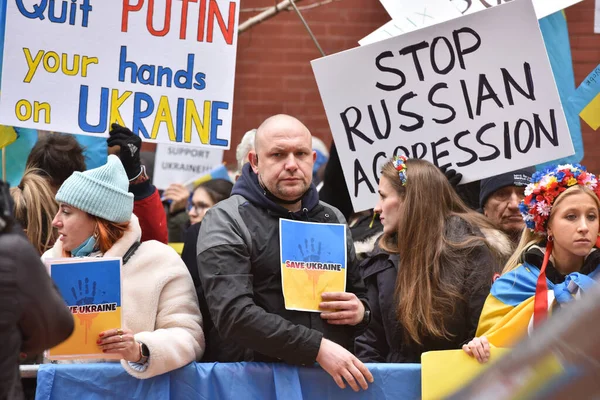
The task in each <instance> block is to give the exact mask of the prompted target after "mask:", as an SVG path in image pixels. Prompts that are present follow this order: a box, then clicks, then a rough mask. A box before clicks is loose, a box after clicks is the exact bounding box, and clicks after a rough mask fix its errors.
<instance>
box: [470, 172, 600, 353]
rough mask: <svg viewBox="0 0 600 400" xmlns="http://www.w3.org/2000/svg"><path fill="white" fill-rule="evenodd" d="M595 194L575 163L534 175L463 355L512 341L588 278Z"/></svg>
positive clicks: (590, 178) (593, 270)
mask: <svg viewBox="0 0 600 400" xmlns="http://www.w3.org/2000/svg"><path fill="white" fill-rule="evenodd" d="M599 192H600V187H599V184H598V180H597V178H596V176H594V174H591V173H589V172H587V171H586V170H585V167H583V166H581V165H559V166H557V167H553V168H549V169H546V170H545V171H543V172H537V173H535V174H534V175H533V181H532V183H531V184H529V185H528V186H527V189H526V190H525V195H526V196H525V199H524V200H523V201H522V202H521V204H520V207H519V208H520V210H521V215H522V216H523V219H524V220H525V224H526V226H527V228H526V229H525V231H524V232H523V234H522V236H521V241H520V242H519V245H518V247H517V250H516V251H515V253H514V255H513V256H512V257H511V258H510V260H509V261H508V263H507V264H506V266H505V268H504V272H503V275H502V276H501V277H500V278H499V279H498V280H496V281H495V282H494V285H493V286H492V290H491V293H490V295H489V296H488V299H487V300H486V302H485V306H484V308H483V311H482V313H481V319H480V320H479V326H478V328H477V337H476V338H475V339H473V340H472V341H471V342H469V343H468V344H467V345H465V346H464V350H465V352H467V354H469V355H471V356H473V357H475V358H476V359H477V360H478V361H480V362H486V361H487V360H488V359H489V357H490V345H494V346H496V347H510V346H512V345H513V344H514V343H515V342H516V341H517V340H518V339H520V338H521V337H523V336H524V335H526V334H528V333H529V332H532V331H533V330H535V329H536V328H537V327H538V326H539V325H540V324H541V323H542V322H543V321H544V320H545V319H546V318H547V315H548V314H549V313H550V312H552V311H554V310H556V309H558V308H560V307H561V306H563V305H565V304H566V303H568V302H570V301H572V300H573V299H574V298H576V297H578V296H580V294H581V293H582V292H585V291H586V290H588V289H589V288H590V287H592V286H593V285H594V284H595V281H594V276H596V275H597V272H598V271H599V269H598V265H599V264H600V252H598V251H597V246H598V245H597V241H598V232H599V222H598V221H599V220H598V218H599V216H600V199H599V197H598V195H599Z"/></svg>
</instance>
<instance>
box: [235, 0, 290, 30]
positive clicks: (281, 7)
mask: <svg viewBox="0 0 600 400" xmlns="http://www.w3.org/2000/svg"><path fill="white" fill-rule="evenodd" d="M296 1H302V0H296ZM290 2H291V1H290V0H283V1H282V2H280V3H277V5H275V6H274V7H271V8H269V9H267V10H265V11H263V12H261V13H260V14H258V15H255V16H254V17H252V18H249V19H248V20H246V21H244V22H243V23H241V24H240V25H239V27H238V33H243V32H244V31H247V30H248V29H250V28H252V27H253V26H254V25H257V24H260V23H261V22H264V21H266V20H268V19H269V18H271V17H274V16H275V15H277V14H279V12H280V11H285V10H286V9H287V8H288V7H289V6H290Z"/></svg>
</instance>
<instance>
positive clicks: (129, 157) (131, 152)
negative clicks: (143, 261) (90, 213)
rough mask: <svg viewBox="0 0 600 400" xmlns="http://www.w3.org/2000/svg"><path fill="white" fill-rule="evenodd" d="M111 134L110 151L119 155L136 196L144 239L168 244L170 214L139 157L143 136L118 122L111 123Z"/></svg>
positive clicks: (137, 213)
mask: <svg viewBox="0 0 600 400" xmlns="http://www.w3.org/2000/svg"><path fill="white" fill-rule="evenodd" d="M108 135H109V136H108V139H107V140H106V142H107V144H108V154H114V155H117V156H118V157H119V158H120V159H121V162H122V163H123V167H124V168H125V171H126V172H127V178H128V179H129V188H128V190H129V192H131V193H133V196H134V203H133V204H134V205H133V213H134V214H135V215H136V216H137V217H138V219H139V223H140V226H141V228H142V242H145V241H148V240H157V241H159V242H161V243H165V244H166V243H167V242H168V239H169V237H168V231H167V216H166V214H165V210H164V208H163V205H162V202H161V201H160V195H159V194H158V190H157V189H156V187H154V185H153V184H152V183H151V182H150V179H149V178H148V175H147V174H146V167H145V166H144V165H142V162H141V159H140V150H141V148H142V139H141V138H140V137H139V136H138V135H134V134H133V132H131V131H130V130H129V129H127V128H125V127H122V126H120V125H118V124H112V125H111V130H110V132H109V133H108Z"/></svg>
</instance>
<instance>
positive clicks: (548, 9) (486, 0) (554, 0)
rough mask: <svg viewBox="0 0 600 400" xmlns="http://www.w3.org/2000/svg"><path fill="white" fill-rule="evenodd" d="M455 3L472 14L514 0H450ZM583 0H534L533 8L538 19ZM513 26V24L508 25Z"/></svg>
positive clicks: (465, 11) (463, 10)
mask: <svg viewBox="0 0 600 400" xmlns="http://www.w3.org/2000/svg"><path fill="white" fill-rule="evenodd" d="M448 1H450V2H451V3H452V4H454V5H455V6H456V7H457V8H458V9H459V10H460V12H462V13H463V14H471V13H474V12H477V11H481V10H485V9H486V8H491V7H495V6H498V5H501V4H505V3H509V2H511V1H514V0H448ZM581 1H583V0H533V8H534V9H535V15H536V16H537V18H538V19H542V18H544V17H547V16H548V15H550V14H554V13H555V12H557V11H560V10H563V9H565V8H567V7H570V6H572V5H573V4H577V3H579V2H581ZM508 26H512V25H508Z"/></svg>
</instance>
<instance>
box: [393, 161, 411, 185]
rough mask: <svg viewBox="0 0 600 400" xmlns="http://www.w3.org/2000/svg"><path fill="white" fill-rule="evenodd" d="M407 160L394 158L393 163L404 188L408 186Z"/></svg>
mask: <svg viewBox="0 0 600 400" xmlns="http://www.w3.org/2000/svg"><path fill="white" fill-rule="evenodd" d="M406 160H408V158H406V157H405V156H394V158H393V160H392V163H393V164H394V168H396V171H398V176H399V177H400V182H402V186H406Z"/></svg>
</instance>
